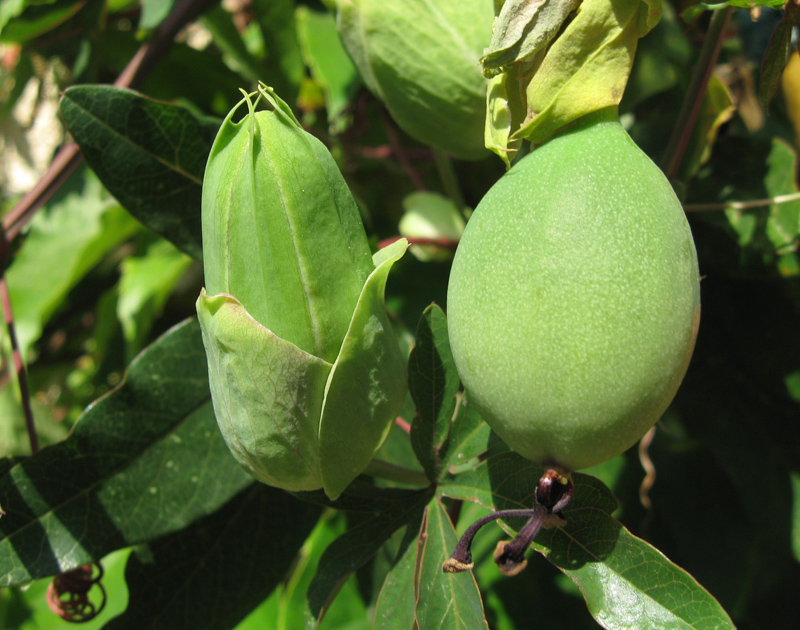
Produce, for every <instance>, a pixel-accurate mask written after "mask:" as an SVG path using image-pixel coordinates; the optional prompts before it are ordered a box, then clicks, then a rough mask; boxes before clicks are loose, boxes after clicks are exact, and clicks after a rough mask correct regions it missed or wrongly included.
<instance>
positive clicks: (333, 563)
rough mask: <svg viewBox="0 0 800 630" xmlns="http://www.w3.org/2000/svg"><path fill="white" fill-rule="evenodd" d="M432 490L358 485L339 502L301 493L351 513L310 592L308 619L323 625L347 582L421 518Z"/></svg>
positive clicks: (308, 498)
mask: <svg viewBox="0 0 800 630" xmlns="http://www.w3.org/2000/svg"><path fill="white" fill-rule="evenodd" d="M431 492H432V491H431V490H430V489H426V490H400V489H394V488H387V489H379V488H375V487H374V486H369V485H367V484H364V483H362V482H359V481H356V482H355V483H353V484H351V485H350V487H348V489H347V490H346V492H344V493H343V494H342V495H341V496H340V497H339V499H338V500H337V501H335V502H329V501H327V500H326V499H325V495H324V494H323V493H322V492H313V493H310V492H301V493H298V496H299V497H301V498H303V499H304V500H312V501H315V502H321V503H323V504H326V505H333V506H334V507H336V508H339V509H343V510H346V511H348V513H349V514H348V519H349V523H350V527H349V528H348V530H347V532H346V533H345V534H343V535H342V536H340V537H339V538H337V539H336V541H334V542H333V543H332V544H331V545H330V546H329V547H328V548H327V550H326V551H325V553H324V554H323V556H322V558H321V560H320V563H319V567H318V569H317V574H316V575H315V576H314V579H313V580H312V582H311V585H310V586H309V588H308V596H307V601H306V605H307V607H308V608H307V613H306V618H307V619H308V620H309V623H310V624H311V625H312V626H313V625H314V624H317V623H319V620H320V619H322V617H323V616H324V614H325V612H326V610H327V609H328V607H329V606H330V602H331V601H332V600H333V598H334V597H335V596H336V593H338V591H339V589H340V588H341V586H342V584H344V582H345V580H346V579H347V578H348V577H349V576H350V575H351V574H352V573H353V572H354V571H355V570H356V569H358V568H359V567H361V566H362V565H364V564H365V563H366V562H367V561H369V560H370V559H371V558H372V557H373V556H374V555H375V553H376V552H377V551H378V549H380V548H381V547H382V546H383V544H384V543H385V542H386V541H387V540H388V539H389V538H390V537H391V535H392V534H393V533H394V532H395V531H397V530H398V529H400V528H401V527H403V526H405V525H406V524H407V523H409V522H412V521H413V520H414V519H415V518H417V519H418V518H420V515H421V513H422V510H423V509H424V507H425V505H426V504H427V503H428V501H429V500H430V496H431Z"/></svg>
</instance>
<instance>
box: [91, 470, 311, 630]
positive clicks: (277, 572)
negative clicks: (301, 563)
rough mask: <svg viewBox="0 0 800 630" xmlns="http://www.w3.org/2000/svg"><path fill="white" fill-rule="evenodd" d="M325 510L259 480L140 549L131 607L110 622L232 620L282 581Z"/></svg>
mask: <svg viewBox="0 0 800 630" xmlns="http://www.w3.org/2000/svg"><path fill="white" fill-rule="evenodd" d="M320 512H321V510H320V508H319V507H318V506H315V505H312V504H310V503H304V502H302V501H298V500H297V499H296V498H294V497H292V496H291V495H289V494H287V493H285V492H283V491H281V490H277V489H275V488H270V487H268V486H265V485H263V484H258V483H257V484H252V485H251V486H250V487H248V488H246V489H245V490H244V491H242V492H241V493H240V494H239V495H238V496H236V497H235V498H234V499H232V500H231V501H229V502H228V503H226V504H225V505H224V506H223V507H222V508H220V509H219V510H218V511H217V512H216V513H214V514H212V515H211V516H208V517H206V518H204V519H202V520H200V521H197V522H196V523H194V524H193V525H191V526H190V527H188V528H186V529H184V530H182V531H180V532H176V533H174V534H170V535H168V536H165V537H164V538H160V539H158V540H155V541H153V542H152V543H150V544H148V545H146V546H142V547H140V548H138V549H136V550H135V551H134V554H133V555H132V556H131V558H130V560H129V561H128V567H127V569H126V579H127V582H128V588H129V590H130V601H129V604H128V609H127V611H126V613H125V614H124V615H122V616H120V617H118V618H116V619H114V620H113V621H112V622H111V623H110V624H108V625H106V626H105V628H108V629H109V630H122V629H126V628H136V629H137V630H142V629H145V628H170V629H173V630H179V629H181V628H191V629H192V630H202V629H203V628H208V630H220V629H222V628H232V627H233V626H234V625H236V623H237V622H238V621H240V620H241V619H243V618H244V617H245V616H246V615H247V614H248V613H249V612H250V611H251V610H253V609H254V608H255V607H256V606H257V605H258V604H259V603H260V602H261V601H263V600H264V599H265V598H266V597H267V595H268V594H269V593H270V592H272V590H273V589H275V588H276V587H277V586H278V584H280V583H281V582H282V580H283V579H284V577H285V575H286V573H287V571H288V570H289V568H290V566H291V564H292V562H293V561H294V559H295V556H296V554H297V552H298V550H299V549H300V547H301V546H302V545H303V542H304V541H305V539H306V537H307V536H308V535H309V533H310V532H311V530H312V529H313V527H314V524H315V523H316V522H317V519H318V518H319V515H320Z"/></svg>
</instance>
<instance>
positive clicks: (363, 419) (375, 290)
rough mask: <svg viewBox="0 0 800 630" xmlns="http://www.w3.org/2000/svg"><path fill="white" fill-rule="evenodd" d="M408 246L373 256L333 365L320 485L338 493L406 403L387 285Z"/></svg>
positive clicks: (324, 415)
mask: <svg viewBox="0 0 800 630" xmlns="http://www.w3.org/2000/svg"><path fill="white" fill-rule="evenodd" d="M407 248H408V241H406V240H405V239H400V240H399V241H396V242H395V243H392V244H391V245H389V246H388V247H385V248H384V249H382V250H379V251H378V252H377V253H376V254H375V255H374V256H373V262H374V263H375V270H374V271H373V272H372V273H371V274H370V276H369V278H367V281H366V283H365V284H364V288H363V289H362V291H361V296H360V297H359V299H358V304H357V305H356V308H355V311H354V312H353V318H352V320H351V321H350V327H349V328H348V330H347V334H346V335H345V338H344V343H343V344H342V348H341V350H340V351H339V356H338V357H337V358H336V362H335V363H334V365H333V371H332V372H331V375H330V378H329V380H328V386H327V388H326V391H325V402H324V408H323V411H322V421H321V423H320V454H319V457H320V462H321V470H322V485H323V488H324V490H325V494H327V495H328V496H329V497H330V498H331V499H335V498H336V497H338V496H339V495H340V494H341V493H342V491H343V490H344V489H345V488H346V487H347V486H348V485H349V484H350V482H351V481H353V479H355V478H356V477H357V476H358V475H359V474H360V473H361V472H362V471H363V470H364V468H365V467H366V465H367V464H368V463H369V461H370V460H371V459H372V457H373V455H374V454H375V452H376V451H377V450H378V449H379V448H380V446H381V444H382V443H383V441H384V439H385V438H386V436H387V434H388V432H389V429H390V428H391V426H392V422H393V421H394V419H395V418H396V417H397V414H398V413H399V412H400V408H401V407H402V406H403V401H404V400H405V396H406V391H407V382H406V367H405V361H404V359H403V357H402V355H401V354H400V349H399V346H398V345H397V340H396V339H395V336H394V333H393V332H392V327H391V325H390V324H389V320H388V318H387V316H386V310H385V308H384V290H385V288H386V279H387V277H388V275H389V271H390V269H391V267H392V265H393V264H394V263H395V262H396V261H397V260H399V259H400V257H401V256H402V255H403V254H404V253H405V251H406V249H407Z"/></svg>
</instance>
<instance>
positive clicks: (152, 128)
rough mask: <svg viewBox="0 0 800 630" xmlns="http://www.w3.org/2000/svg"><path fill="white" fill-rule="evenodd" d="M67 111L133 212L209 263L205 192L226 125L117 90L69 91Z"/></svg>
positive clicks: (93, 162)
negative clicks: (203, 225) (203, 222)
mask: <svg viewBox="0 0 800 630" xmlns="http://www.w3.org/2000/svg"><path fill="white" fill-rule="evenodd" d="M60 107H61V115H62V116H63V118H64V122H65V123H66V125H67V127H68V128H69V131H70V133H71V134H72V137H73V138H74V139H75V141H76V142H77V143H78V145H80V148H81V153H83V156H84V158H86V161H87V162H88V163H89V166H91V167H92V169H93V170H94V172H95V173H97V176H98V177H99V178H100V180H101V181H102V182H103V184H104V185H105V186H106V188H108V190H109V191H111V193H112V194H113V195H114V196H115V197H116V198H117V199H118V200H119V202H120V203H121V204H122V205H123V206H124V207H125V208H126V209H127V210H128V212H130V213H131V214H132V215H133V216H135V217H136V218H137V219H139V221H141V222H142V223H143V224H145V225H146V226H147V227H149V228H150V229H152V230H153V231H154V232H157V233H158V234H161V235H162V236H164V237H165V238H167V239H169V240H170V241H172V242H173V243H174V244H175V245H176V246H177V247H178V248H180V249H181V250H183V251H185V252H186V253H187V254H189V255H190V256H193V257H194V258H201V257H202V245H201V237H200V198H201V186H202V181H203V172H204V170H205V165H206V159H207V158H208V153H209V151H210V150H211V144H212V143H213V141H214V137H215V136H216V133H217V130H218V129H219V125H220V121H219V120H217V119H216V118H209V117H198V116H195V115H194V114H193V113H192V112H190V111H189V110H188V109H186V108H185V107H180V106H178V105H171V104H169V103H163V102H160V101H155V100H152V99H149V98H147V97H145V96H142V95H141V94H137V93H135V92H132V91H130V90H122V89H119V88H115V87H111V86H92V85H82V86H76V87H72V88H69V89H68V90H66V91H65V92H64V96H63V98H62V99H61V105H60Z"/></svg>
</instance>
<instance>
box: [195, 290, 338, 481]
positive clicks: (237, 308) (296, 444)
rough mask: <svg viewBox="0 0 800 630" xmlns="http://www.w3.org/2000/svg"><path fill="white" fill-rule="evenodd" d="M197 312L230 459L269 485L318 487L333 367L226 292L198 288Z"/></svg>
mask: <svg viewBox="0 0 800 630" xmlns="http://www.w3.org/2000/svg"><path fill="white" fill-rule="evenodd" d="M197 314H198V317H199V320H200V326H201V329H202V334H203V344H204V345H205V349H206V356H207V358H208V371H209V384H210V386H211V394H212V399H213V402H214V413H215V414H216V416H217V424H218V425H219V428H220V431H221V432H222V436H223V438H224V439H225V442H226V444H227V445H228V448H229V449H230V451H231V453H232V454H233V456H234V457H235V458H236V461H238V462H239V464H240V465H241V466H242V467H243V468H244V469H245V470H247V472H248V473H250V474H251V475H252V476H253V477H255V478H256V479H258V480H259V481H262V482H263V483H266V484H268V485H271V486H277V487H279V488H284V489H285V490H293V491H298V490H316V489H318V488H320V487H321V486H322V480H321V474H320V463H319V449H318V444H319V442H318V437H317V436H318V433H319V419H320V417H321V411H322V404H323V400H324V396H325V386H326V383H327V381H328V377H329V375H330V372H331V368H332V365H331V364H330V363H327V362H326V361H323V360H322V359H319V358H317V357H315V356H313V355H311V354H308V353H307V352H304V351H303V350H301V349H300V348H298V347H297V346H296V345H294V344H293V343H290V342H288V341H285V340H283V339H281V338H280V337H277V336H276V335H275V334H273V333H272V332H271V331H270V330H269V329H267V328H265V327H264V326H262V325H261V324H259V323H258V322H257V321H256V320H255V319H253V317H252V316H251V315H250V314H249V313H248V312H247V310H246V309H245V308H244V306H242V304H241V303H240V302H239V301H238V300H237V299H236V298H234V297H232V296H230V295H226V294H220V295H214V296H209V295H207V294H206V292H205V290H203V291H202V292H201V294H200V297H199V298H198V300H197Z"/></svg>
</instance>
